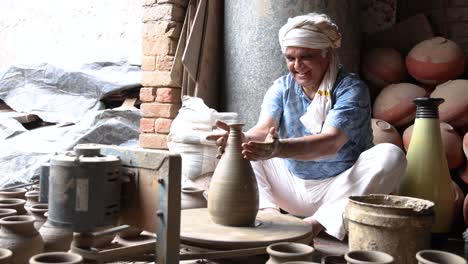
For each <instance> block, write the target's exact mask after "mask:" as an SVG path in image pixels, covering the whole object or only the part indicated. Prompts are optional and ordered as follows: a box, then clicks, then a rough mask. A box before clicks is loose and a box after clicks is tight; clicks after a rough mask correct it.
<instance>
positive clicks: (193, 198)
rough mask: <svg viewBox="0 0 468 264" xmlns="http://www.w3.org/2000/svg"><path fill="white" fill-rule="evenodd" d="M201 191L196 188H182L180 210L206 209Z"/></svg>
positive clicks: (205, 202)
mask: <svg viewBox="0 0 468 264" xmlns="http://www.w3.org/2000/svg"><path fill="white" fill-rule="evenodd" d="M203 192H204V190H203V189H199V188H196V187H183V188H182V189H181V197H180V208H181V209H182V210H183V209H193V208H206V207H207V201H206V199H205V197H204V196H203Z"/></svg>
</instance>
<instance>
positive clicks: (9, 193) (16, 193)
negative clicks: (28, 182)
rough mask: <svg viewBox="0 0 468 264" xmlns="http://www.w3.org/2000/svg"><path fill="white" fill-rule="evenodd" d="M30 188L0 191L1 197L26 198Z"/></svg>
mask: <svg viewBox="0 0 468 264" xmlns="http://www.w3.org/2000/svg"><path fill="white" fill-rule="evenodd" d="M27 191H28V190H26V188H13V189H9V190H6V191H0V198H18V199H25V198H24V195H25V194H26V192H27Z"/></svg>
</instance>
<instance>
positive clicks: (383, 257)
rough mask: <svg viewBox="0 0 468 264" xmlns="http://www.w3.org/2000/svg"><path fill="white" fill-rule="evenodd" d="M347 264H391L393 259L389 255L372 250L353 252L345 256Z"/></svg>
mask: <svg viewBox="0 0 468 264" xmlns="http://www.w3.org/2000/svg"><path fill="white" fill-rule="evenodd" d="M345 259H346V261H347V262H348V264H364V263H366V264H391V263H393V262H394V259H393V257H392V256H391V255H389V254H387V253H385V252H381V251H373V250H353V251H349V252H348V253H346V254H345Z"/></svg>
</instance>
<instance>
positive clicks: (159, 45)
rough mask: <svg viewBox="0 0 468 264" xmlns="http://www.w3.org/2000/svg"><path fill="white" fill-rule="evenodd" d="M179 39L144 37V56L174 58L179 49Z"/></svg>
mask: <svg viewBox="0 0 468 264" xmlns="http://www.w3.org/2000/svg"><path fill="white" fill-rule="evenodd" d="M178 41H179V40H178V39H177V38H170V37H164V36H162V37H161V36H159V37H152V38H148V37H143V40H142V49H143V55H153V56H154V55H170V56H174V55H175V52H176V49H177V43H178Z"/></svg>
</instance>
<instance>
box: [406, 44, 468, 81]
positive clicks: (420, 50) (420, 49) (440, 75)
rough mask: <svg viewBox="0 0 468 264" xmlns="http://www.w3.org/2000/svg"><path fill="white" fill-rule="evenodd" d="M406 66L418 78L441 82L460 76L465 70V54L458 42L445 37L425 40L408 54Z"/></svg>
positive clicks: (419, 79)
mask: <svg viewBox="0 0 468 264" xmlns="http://www.w3.org/2000/svg"><path fill="white" fill-rule="evenodd" d="M406 67H407V69H408V72H409V74H411V76H413V77H414V78H415V79H416V80H418V81H420V82H422V83H426V84H439V83H443V82H446V81H448V80H453V79H456V78H458V77H459V76H460V75H461V74H462V73H463V71H464V70H465V54H464V52H463V50H462V49H461V48H460V46H459V45H458V44H456V43H455V42H453V41H451V40H449V39H446V38H443V37H434V38H431V39H428V40H424V41H422V42H420V43H419V44H417V45H416V46H414V47H413V49H411V50H410V52H409V53H408V55H407V56H406Z"/></svg>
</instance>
